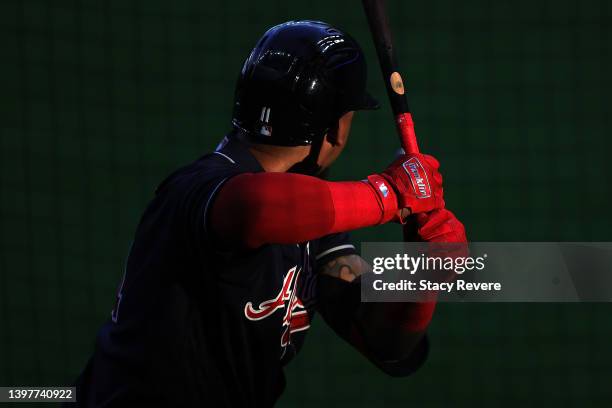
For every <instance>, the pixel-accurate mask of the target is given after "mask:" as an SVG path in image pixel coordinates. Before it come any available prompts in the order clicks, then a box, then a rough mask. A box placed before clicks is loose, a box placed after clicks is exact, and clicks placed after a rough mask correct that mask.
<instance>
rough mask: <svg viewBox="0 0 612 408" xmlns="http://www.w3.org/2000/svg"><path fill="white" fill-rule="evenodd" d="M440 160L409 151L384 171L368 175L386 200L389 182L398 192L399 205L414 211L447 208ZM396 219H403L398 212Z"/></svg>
mask: <svg viewBox="0 0 612 408" xmlns="http://www.w3.org/2000/svg"><path fill="white" fill-rule="evenodd" d="M439 167H440V163H438V161H437V160H436V159H435V158H433V157H432V156H428V155H425V154H420V153H417V154H406V155H402V156H400V157H399V158H398V159H396V160H395V161H394V162H393V163H391V165H390V166H389V167H387V169H386V170H385V171H383V172H382V173H381V174H373V175H371V176H369V177H368V181H369V182H370V184H372V185H373V186H374V187H375V188H374V189H375V190H376V192H377V194H378V195H379V197H380V199H381V201H382V202H383V203H384V201H385V199H388V191H387V188H388V187H387V185H388V186H390V187H391V188H392V189H393V191H394V192H395V195H396V196H397V208H399V209H400V210H401V209H403V208H408V209H409V210H410V213H411V214H417V213H423V212H427V211H431V210H434V209H436V208H444V198H443V195H444V194H443V192H444V191H443V188H442V175H441V174H440V172H439V171H438V168H439ZM395 220H396V221H397V220H399V221H402V220H401V217H400V216H398V217H396V218H395Z"/></svg>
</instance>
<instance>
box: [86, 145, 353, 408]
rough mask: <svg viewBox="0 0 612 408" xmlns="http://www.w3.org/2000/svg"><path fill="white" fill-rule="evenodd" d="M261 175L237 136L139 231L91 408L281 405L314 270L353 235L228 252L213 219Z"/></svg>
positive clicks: (101, 347)
mask: <svg viewBox="0 0 612 408" xmlns="http://www.w3.org/2000/svg"><path fill="white" fill-rule="evenodd" d="M261 171H263V169H262V168H261V167H260V165H259V163H258V162H257V161H256V160H255V158H254V157H253V156H252V155H251V154H250V152H249V151H248V149H247V148H246V147H245V146H244V145H243V144H241V143H240V142H238V141H233V140H232V141H228V140H227V139H225V142H224V143H222V145H220V147H219V148H218V149H217V151H215V152H214V153H211V154H209V155H206V156H204V157H202V158H201V159H199V160H197V161H196V162H194V163H192V164H190V165H188V166H186V167H184V168H182V169H179V170H178V171H176V172H175V173H173V174H172V175H171V176H169V177H168V178H167V179H166V180H165V181H164V182H163V183H162V184H161V185H160V186H159V187H158V189H157V191H156V195H155V198H154V199H153V200H152V202H151V203H150V204H149V206H148V208H147V209H146V211H145V213H144V215H143V216H142V219H141V221H140V223H139V226H138V229H137V231H136V234H135V237H134V241H133V244H132V246H131V249H130V253H129V256H128V258H127V262H126V269H125V274H124V277H123V279H122V282H121V285H120V288H119V290H118V294H117V302H116V304H115V307H114V309H113V311H112V314H111V317H110V319H109V320H108V322H107V323H106V324H105V325H104V326H103V327H102V329H101V330H100V332H99V334H98V337H97V341H96V346H95V352H94V355H93V357H92V358H91V359H90V361H89V363H88V366H87V368H86V369H85V371H84V372H83V373H82V375H81V377H80V378H79V381H78V385H77V386H78V389H77V398H78V399H79V401H80V403H81V404H82V405H83V406H104V407H110V406H113V407H114V406H215V407H218V406H239V407H248V406H257V407H264V406H270V405H273V404H274V402H275V401H276V400H277V398H278V396H279V395H280V393H281V392H282V390H283V388H284V384H285V380H284V375H283V366H284V365H285V364H287V363H288V362H289V361H290V360H291V359H292V358H293V357H294V356H295V355H296V354H297V353H298V352H299V350H300V348H301V347H302V344H303V342H304V337H305V335H306V333H307V331H308V329H309V327H310V323H311V322H312V319H313V318H314V311H315V308H316V304H317V281H318V279H317V275H316V274H315V273H314V271H315V270H316V268H317V264H319V265H322V264H323V263H325V262H328V261H329V260H331V259H332V258H334V257H337V256H341V255H347V254H351V253H355V248H354V247H353V245H351V244H350V242H349V239H348V235H347V234H334V235H330V236H326V237H323V238H321V239H318V240H314V241H310V242H303V243H300V244H294V245H264V246H262V247H260V248H257V249H255V250H249V251H244V250H243V251H238V250H232V249H231V248H230V249H228V248H219V247H218V246H217V245H216V243H215V240H214V236H212V234H211V233H210V231H209V230H208V225H207V224H208V219H207V215H208V212H209V209H210V207H211V203H212V202H213V201H214V199H215V194H216V192H217V191H218V190H219V189H220V188H221V186H222V185H223V183H224V182H226V181H227V180H228V179H229V178H231V177H232V176H234V175H237V174H240V173H245V172H261Z"/></svg>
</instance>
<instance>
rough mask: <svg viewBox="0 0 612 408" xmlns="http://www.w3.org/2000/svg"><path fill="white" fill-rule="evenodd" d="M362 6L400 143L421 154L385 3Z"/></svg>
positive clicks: (372, 0)
mask: <svg viewBox="0 0 612 408" xmlns="http://www.w3.org/2000/svg"><path fill="white" fill-rule="evenodd" d="M362 4H363V9H364V11H365V15H366V17H367V19H368V25H369V26H370V32H371V34H372V39H373V40H374V46H375V47H376V54H377V55H378V61H379V62H380V69H381V70H382V75H383V80H384V81H385V86H386V88H387V95H388V96H389V102H390V103H391V109H392V110H393V116H394V118H395V123H396V125H397V131H398V135H399V138H400V143H401V144H402V147H403V148H404V151H405V152H406V153H418V152H419V146H418V144H417V139H416V134H415V133H414V122H413V120H412V114H411V113H410V108H409V107H408V99H407V98H406V92H405V90H404V83H403V81H402V76H401V75H400V73H399V68H398V63H397V57H396V55H395V51H394V48H393V39H392V37H391V27H390V25H389V18H388V16H387V10H386V4H385V0H362Z"/></svg>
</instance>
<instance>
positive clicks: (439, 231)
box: [415, 208, 467, 243]
mask: <svg viewBox="0 0 612 408" xmlns="http://www.w3.org/2000/svg"><path fill="white" fill-rule="evenodd" d="M415 218H416V224H417V225H416V226H417V230H416V232H417V235H418V238H419V239H418V240H419V241H423V242H457V243H463V242H467V237H466V236H465V227H464V226H463V224H462V223H461V221H459V220H458V219H457V217H455V214H453V213H452V212H450V211H449V210H447V209H446V208H440V209H436V210H433V211H431V212H429V213H426V214H417V215H415Z"/></svg>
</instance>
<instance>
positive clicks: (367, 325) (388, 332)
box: [355, 302, 435, 362]
mask: <svg viewBox="0 0 612 408" xmlns="http://www.w3.org/2000/svg"><path fill="white" fill-rule="evenodd" d="M434 309H435V303H434V302H427V303H362V305H361V307H360V310H359V313H358V315H357V317H356V319H355V325H356V327H357V329H358V330H357V335H359V336H361V342H362V343H363V346H364V348H365V349H366V350H367V352H368V354H369V355H370V356H371V357H373V358H374V359H375V360H377V361H379V362H392V361H400V360H405V359H407V358H409V357H410V356H411V354H412V353H413V352H414V351H415V349H416V347H417V345H418V344H419V343H420V342H421V340H422V339H423V336H424V335H425V332H426V330H427V327H428V326H429V323H430V321H431V317H432V315H433V311H434Z"/></svg>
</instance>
